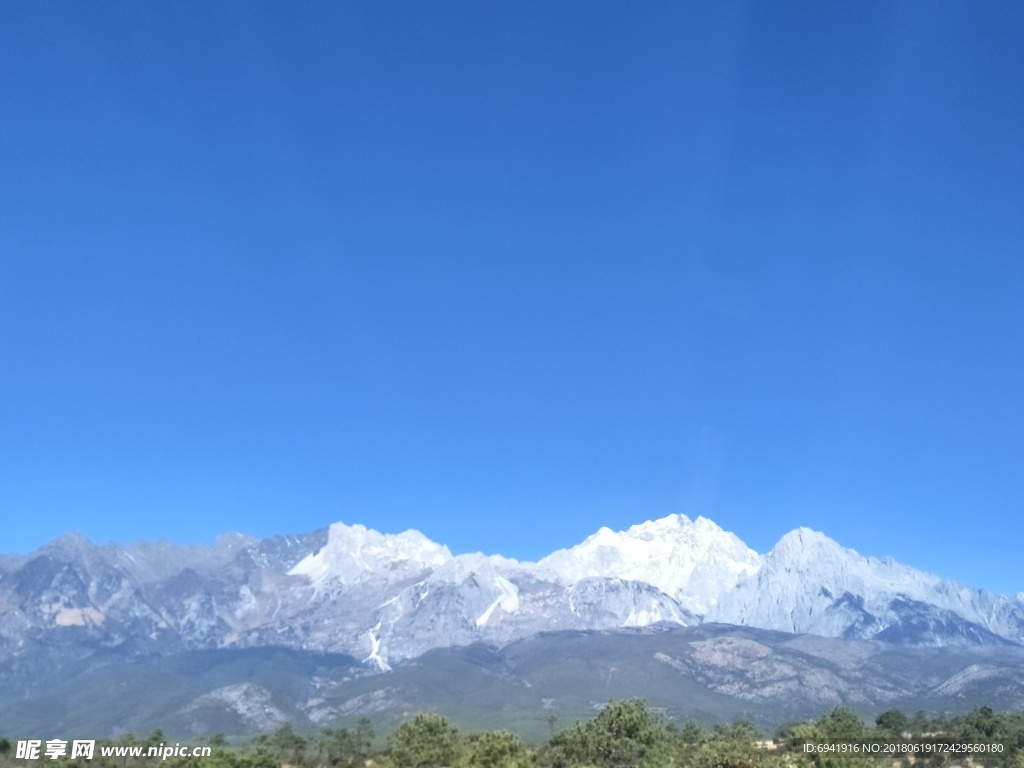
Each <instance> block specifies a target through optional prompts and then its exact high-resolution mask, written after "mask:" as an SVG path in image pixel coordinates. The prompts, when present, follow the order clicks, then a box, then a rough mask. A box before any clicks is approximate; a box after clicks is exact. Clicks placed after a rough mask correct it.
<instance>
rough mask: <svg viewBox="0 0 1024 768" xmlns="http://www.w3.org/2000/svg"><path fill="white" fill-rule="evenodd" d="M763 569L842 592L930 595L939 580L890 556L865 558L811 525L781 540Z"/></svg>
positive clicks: (769, 553)
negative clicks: (789, 574) (788, 574)
mask: <svg viewBox="0 0 1024 768" xmlns="http://www.w3.org/2000/svg"><path fill="white" fill-rule="evenodd" d="M764 571H765V574H768V573H776V574H778V573H791V574H793V575H794V576H800V577H801V580H804V581H806V580H812V581H814V583H815V584H819V585H820V586H822V587H824V588H826V589H827V590H829V591H835V590H837V589H838V590H839V591H840V594H841V593H842V592H844V591H850V592H853V593H854V594H861V595H863V594H868V593H871V594H874V593H884V594H885V595H886V596H887V597H888V596H892V595H896V594H904V595H908V596H910V597H913V598H915V599H922V598H925V597H928V596H930V595H931V592H932V590H934V589H935V587H936V585H937V584H938V583H939V581H940V580H939V577H938V576H934V575H933V574H930V573H926V572H924V571H919V570H917V569H915V568H911V567H909V566H906V565H903V564H901V563H897V562H896V561H895V560H893V559H892V558H889V557H887V558H884V559H879V558H876V557H865V556H864V555H861V554H860V553H858V552H857V551H856V550H854V549H849V548H847V547H843V546H842V545H840V544H839V543H837V542H836V541H833V540H832V539H830V538H829V537H828V536H826V535H825V534H823V533H821V532H819V531H815V530H812V529H810V528H797V529H795V530H792V531H790V532H789V533H787V534H786V535H785V536H783V537H782V538H781V539H779V541H778V543H777V544H776V545H775V546H774V547H772V549H771V551H770V552H768V554H767V555H765V557H764Z"/></svg>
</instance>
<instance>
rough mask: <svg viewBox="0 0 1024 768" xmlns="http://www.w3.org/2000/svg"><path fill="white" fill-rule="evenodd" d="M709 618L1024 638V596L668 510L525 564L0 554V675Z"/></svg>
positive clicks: (96, 552) (301, 542) (863, 634)
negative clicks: (749, 535)
mask: <svg viewBox="0 0 1024 768" xmlns="http://www.w3.org/2000/svg"><path fill="white" fill-rule="evenodd" d="M659 622H668V623H670V624H675V625H682V626H693V625H697V624H700V623H702V622H721V623H728V624H737V625H746V626H750V627H757V628H763V629H776V630H783V631H786V632H795V633H812V634H819V635H824V636H831V637H856V638H865V639H870V638H874V639H880V640H884V641H887V642H890V643H895V644H900V645H911V646H941V645H994V644H1006V643H1010V644H1024V601H1022V600H1021V598H1020V597H1019V596H1018V597H1007V596H1002V595H997V594H994V593H991V592H987V591H984V590H977V589H970V588H967V587H963V586H961V585H958V584H955V583H953V582H949V581H943V580H942V579H940V578H939V577H937V576H933V575H931V574H926V573H922V572H920V571H917V570H914V569H912V568H909V567H907V566H904V565H900V564H899V563H896V562H894V561H892V560H879V559H876V558H871V557H864V556H861V555H859V554H858V553H856V552H854V551H853V550H849V549H845V548H843V547H841V546H840V545H839V544H837V543H836V542H834V541H832V540H831V539H829V538H828V537H827V536H825V535H823V534H821V533H817V532H815V531H811V530H809V529H805V528H801V529H798V530H796V531H793V532H791V533H788V534H786V535H785V536H784V537H783V538H782V539H781V540H780V541H779V543H778V544H777V545H776V546H775V547H774V548H773V549H772V550H771V551H770V552H768V553H767V554H765V555H763V556H761V555H758V554H757V553H756V552H754V551H753V550H751V549H750V548H749V547H747V546H746V545H745V544H744V543H743V542H742V541H741V540H740V539H739V538H737V537H736V535H734V534H732V533H729V532H727V531H724V530H722V529H721V528H719V527H718V526H717V525H715V524H714V523H713V522H711V521H710V520H706V519H704V518H697V519H696V520H690V519H689V518H687V517H686V516H685V515H671V516H669V517H666V518H664V519H661V520H655V521H650V522H646V523H642V524H640V525H635V526H633V527H632V528H630V529H628V530H626V531H621V532H613V531H611V530H609V529H607V528H602V529H601V530H599V531H598V532H597V533H595V534H594V535H592V536H590V537H589V538H587V539H586V540H585V541H583V542H582V543H581V544H579V545H577V546H575V547H572V548H570V549H566V550H559V551H557V552H554V553H552V554H551V555H548V556H547V557H545V558H543V559H541V560H540V561H539V562H537V563H527V562H517V561H515V560H509V559H506V558H503V557H500V556H486V555H483V554H479V553H477V554H462V555H452V553H451V552H450V551H449V550H448V548H447V547H445V546H444V545H442V544H438V543H435V542H433V541H430V540H429V539H428V538H427V537H425V536H423V535H422V534H421V533H419V532H417V531H406V532H404V533H400V534H382V533H378V532H376V531H373V530H369V529H367V528H365V527H363V526H361V525H346V524H342V523H337V524H335V525H332V526H331V527H330V529H329V530H327V531H319V532H316V533H313V534H308V535H305V536H293V537H275V538H273V539H268V540H264V541H259V540H257V539H253V538H250V537H244V536H240V535H229V536H225V537H222V538H221V539H220V540H219V541H218V543H217V544H216V545H215V546H214V547H210V548H204V547H189V548H181V547H176V546H174V545H172V544H169V543H166V542H158V543H156V544H141V545H133V546H131V547H121V546H118V545H113V544H111V545H106V546H103V547H95V546H93V545H92V544H90V543H89V542H88V541H86V540H85V539H83V538H82V537H75V536H71V537H65V538H63V539H60V540H58V541H56V542H53V543H51V544H49V545H47V546H46V547H43V548H42V549H40V550H39V551H38V552H36V553H33V554H32V555H29V556H25V557H19V556H6V557H3V558H0V677H2V676H4V675H5V674H9V675H15V676H17V675H19V674H21V675H29V674H30V673H32V671H33V670H36V671H38V670H40V669H45V668H52V667H53V666H54V664H58V665H59V664H60V663H67V662H69V661H71V660H75V659H85V658H89V657H90V655H92V654H95V653H97V652H100V651H102V650H103V649H117V650H118V651H119V652H122V653H129V654H136V653H137V654H152V653H158V654H159V653H172V652H175V651H178V650H184V649H189V648H218V647H257V646H269V645H277V646H288V647H292V648H296V649H302V650H320V651H332V652H339V653H346V654H351V655H352V656H354V657H355V658H356V659H357V660H361V661H363V662H365V664H366V665H367V666H368V667H371V668H374V669H379V670H386V669H388V667H389V666H390V665H391V664H393V663H394V662H396V661H398V660H401V659H408V658H412V657H415V656H418V655H420V654H422V653H424V652H425V651H428V650H431V649H433V648H439V647H447V646H458V645H467V644H470V643H473V642H477V641H483V642H485V643H490V644H492V645H498V646H502V645H505V644H507V643H509V642H512V641H514V640H517V639H520V638H525V637H528V636H531V635H534V634H536V633H538V632H543V631H554V630H603V629H611V628H617V627H637V626H645V625H651V624H656V623H659Z"/></svg>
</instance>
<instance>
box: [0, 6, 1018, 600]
mask: <svg viewBox="0 0 1024 768" xmlns="http://www.w3.org/2000/svg"><path fill="white" fill-rule="evenodd" d="M1022 39H1024V5H1021V4H1020V3H1019V2H999V1H995V2H986V3H976V2H966V1H965V2H960V3H950V2H929V3H924V2H918V3H900V2H868V3H820V2H800V3H784V2H783V3H763V2H751V3H730V2H725V3H721V2H705V3H675V2H671V3H646V2H641V3H625V2H615V3H606V2H594V1H593V0H586V2H582V1H581V2H554V3H551V2H499V3H474V2H451V3H448V2H402V3H397V2H393V3H387V2H386V3H335V2H331V3H316V2H302V3H281V2H273V3H269V2H251V1H250V0H245V2H241V1H239V2H212V3H211V2H194V3H193V2H174V3H148V2H147V3H114V2H96V3H65V2H60V3H50V2H27V1H25V2H6V3H3V4H2V5H0V217H2V219H0V524H2V545H0V549H2V550H4V551H13V552H27V551H30V550H32V549H34V548H36V547H38V546H39V545H41V544H43V543H44V542H46V541H47V540H49V539H51V538H54V537H56V536H58V535H61V534H62V533H65V532H67V531H68V530H70V529H75V530H78V531H81V532H82V533H84V534H86V535H87V536H89V537H90V538H92V539H94V540H96V541H99V542H103V541H106V540H110V539H113V540H117V541H122V542H128V541H132V540H135V539H138V538H147V539H152V538H159V537H167V538H170V539H172V540H174V541H178V542H182V543H191V542H202V543H210V542H212V541H213V540H214V538H215V536H216V535H217V534H218V533H219V532H223V531H228V530H241V531H244V532H248V533H252V534H256V535H269V534H273V533H280V532H299V531H307V530H312V529H314V528H318V527H321V526H324V525H327V524H328V523H330V522H332V521H337V520H343V521H346V522H350V523H353V522H360V523H364V524H366V525H368V526H371V527H374V528H377V529H379V530H382V531H385V532H395V531H400V530H403V529H405V528H407V527H415V528H418V529H420V530H422V531H423V532H424V533H426V534H427V535H429V536H430V537H432V538H434V539H435V540H438V541H441V542H444V543H446V544H448V545H449V546H450V547H451V548H452V550H453V551H455V552H462V551H475V550H483V551H485V552H501V553H503V554H506V555H508V556H513V557H519V558H525V559H532V558H536V557H538V556H541V555H543V554H545V553H547V552H549V551H551V550H552V549H554V548H557V547H561V546H568V545H571V544H573V543H576V542H578V541H580V540H581V539H583V538H584V537H585V536H586V535H588V534H589V533H591V532H593V531H594V530H596V529H597V528H598V527H600V526H602V525H607V526H610V527H612V528H622V527H626V526H628V525H631V524H633V523H636V522H642V521H643V520H646V519H649V518H655V517H661V516H664V515H666V514H669V513H673V512H685V513H686V514H689V515H690V516H696V515H700V514H702V515H705V516H708V517H710V518H712V519H713V520H715V521H716V522H718V523H719V524H720V525H722V526H723V527H725V528H727V529H729V530H733V531H735V532H736V533H737V534H738V535H739V536H740V537H741V538H743V539H744V540H745V541H746V542H747V543H748V544H750V545H751V546H753V547H754V548H756V549H758V550H759V551H765V550H766V549H767V548H769V547H770V546H771V545H772V544H773V543H774V542H775V540H777V539H778V537H779V536H781V535H782V534H783V533H785V532H786V531H788V530H789V529H791V528H793V527H796V526H798V525H807V526H810V527H813V528H816V529H819V530H822V531H824V532H825V533H827V534H828V535H830V536H832V537H833V538H835V539H837V540H838V541H840V542H841V543H843V544H845V545H847V546H851V547H854V548H856V549H858V550H860V551H861V552H864V553H867V554H875V555H880V556H882V555H892V556H894V557H896V558H897V559H899V560H902V561H904V562H907V563H909V564H911V565H914V566H917V567H920V568H924V569H927V570H932V571H935V572H938V573H940V574H942V575H944V576H948V577H951V578H955V579H958V580H961V581H964V582H966V583H968V584H971V585H976V586H985V587H989V588H994V589H997V590H999V591H1003V592H1016V591H1018V590H1024V567H1022V566H1021V552H1022V550H1024V55H1022V47H1021V40H1022Z"/></svg>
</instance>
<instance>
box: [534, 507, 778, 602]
mask: <svg viewBox="0 0 1024 768" xmlns="http://www.w3.org/2000/svg"><path fill="white" fill-rule="evenodd" d="M537 565H538V566H539V569H540V570H542V571H547V572H549V573H550V574H551V575H552V577H553V578H554V580H555V581H557V582H558V583H560V584H575V583H576V582H578V581H580V580H582V579H585V578H593V577H598V578H620V579H630V580H632V581H639V582H643V583H644V584H650V585H651V586H654V587H657V588H658V589H660V590H661V591H662V592H664V593H665V594H666V595H669V596H670V597H672V598H673V599H674V600H675V601H676V602H677V603H679V605H680V606H682V607H683V608H685V609H686V610H688V611H690V612H692V613H695V614H699V615H703V614H705V613H707V612H708V610H709V609H710V608H711V607H712V606H714V605H715V603H716V602H717V601H718V598H719V597H720V596H721V594H722V592H723V589H728V588H729V587H730V586H732V585H733V584H736V583H737V582H738V580H739V578H740V577H741V576H747V575H750V574H753V573H756V572H757V570H758V568H759V566H760V558H759V557H758V555H757V553H756V552H755V551H754V550H752V549H750V548H749V547H748V546H747V545H746V544H744V543H743V542H742V541H740V540H739V538H738V537H737V536H736V535H735V534H733V533H729V532H728V531H723V530H722V529H721V528H719V527H718V526H717V525H715V524H714V523H713V522H711V521H710V520H708V519H707V518H704V517H698V518H697V519H696V520H694V521H692V522H691V521H690V519H689V518H688V517H686V515H669V516H668V517H665V518H662V519H661V520H654V521H648V522H646V523H641V524H640V525H634V526H633V527H632V528H630V529H629V530H627V531H622V532H619V533H615V532H613V531H612V530H611V529H609V528H602V529H601V530H599V531H598V532H597V533H595V534H594V535H593V536H590V537H589V538H587V539H586V540H585V541H584V542H583V543H582V544H577V545H576V546H575V547H572V548H571V549H560V550H558V551H557V552H553V553H552V554H550V555H548V556H547V557H545V558H544V559H542V560H541V561H540V562H539V563H538V564H537Z"/></svg>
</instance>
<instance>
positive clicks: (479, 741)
mask: <svg viewBox="0 0 1024 768" xmlns="http://www.w3.org/2000/svg"><path fill="white" fill-rule="evenodd" d="M466 765H467V766H468V768H530V766H532V765H533V761H532V760H531V759H530V755H529V753H528V752H527V751H526V747H524V746H523V742H522V741H520V740H519V737H518V736H516V735H515V734H514V733H508V732H507V731H488V732H487V733H481V734H480V735H478V736H474V737H472V738H471V740H470V744H469V754H468V755H467V757H466Z"/></svg>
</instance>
